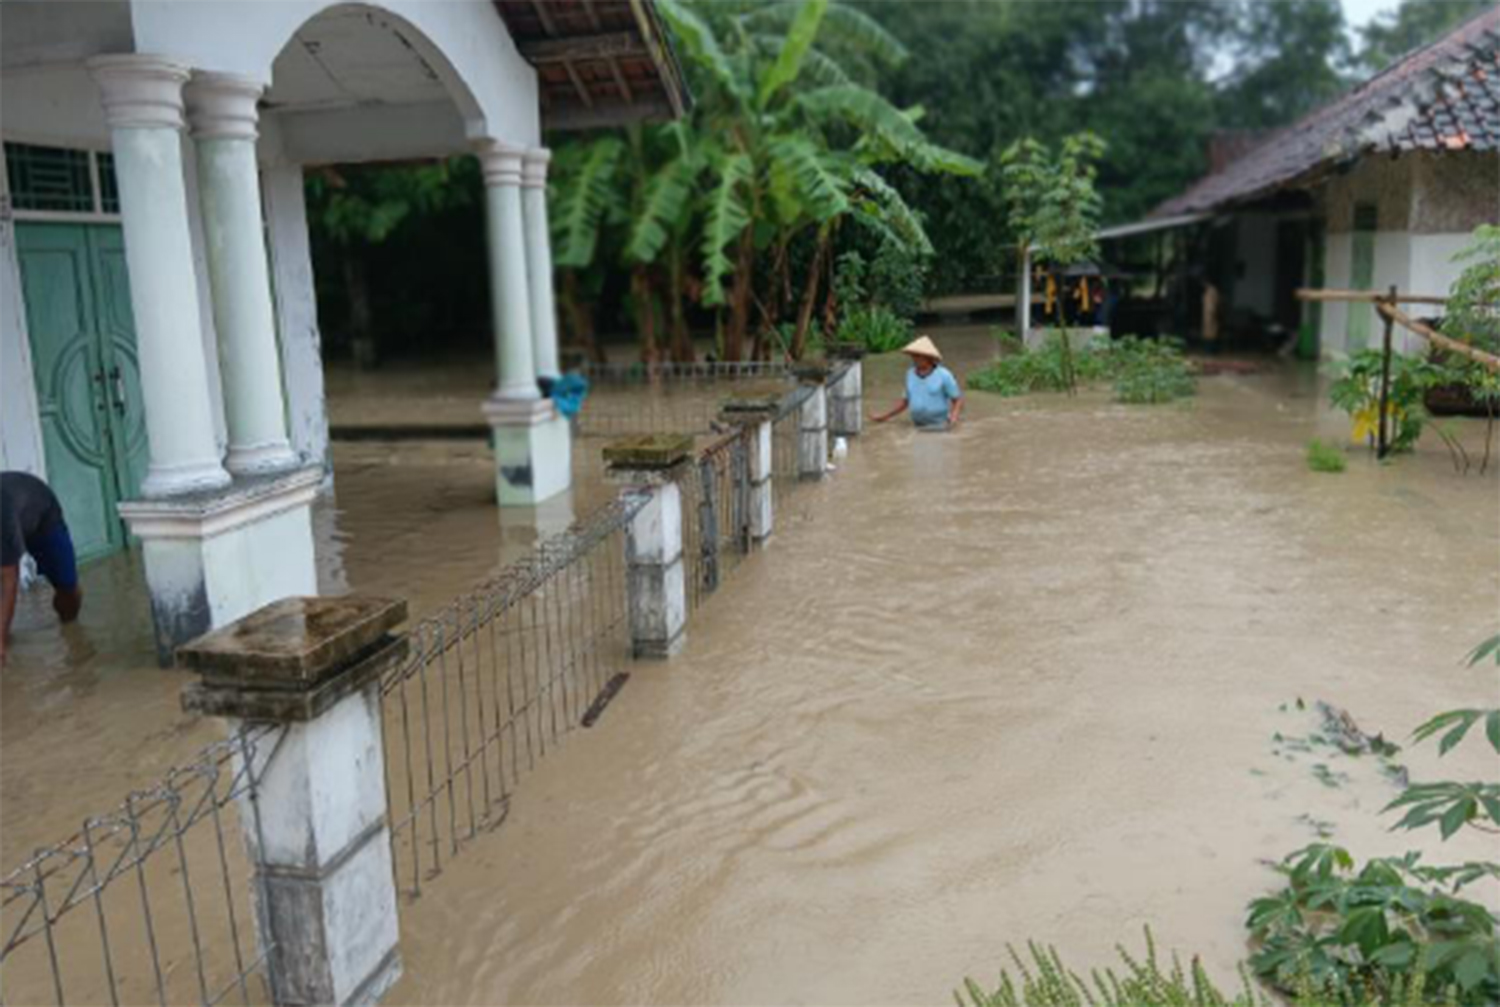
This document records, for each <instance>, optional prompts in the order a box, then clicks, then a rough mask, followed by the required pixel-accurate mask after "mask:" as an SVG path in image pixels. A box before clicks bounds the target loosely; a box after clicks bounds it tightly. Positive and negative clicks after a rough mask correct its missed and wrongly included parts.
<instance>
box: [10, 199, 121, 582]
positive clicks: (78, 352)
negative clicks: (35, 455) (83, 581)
mask: <svg viewBox="0 0 1500 1007" xmlns="http://www.w3.org/2000/svg"><path fill="white" fill-rule="evenodd" d="M16 251H17V257H18V259H19V262H20V267H21V291H22V296H23V298H24V300H25V305H26V323H27V329H28V332H29V336H30V342H31V359H32V369H33V372H34V375H35V379H36V386H37V404H38V407H39V411H40V414H41V422H42V439H43V446H44V449H45V451H46V455H47V479H48V482H49V483H51V485H52V488H53V490H54V491H55V492H56V493H57V495H58V498H59V499H60V500H61V501H62V505H63V510H64V511H65V512H66V514H67V519H68V527H69V528H70V529H71V531H72V533H73V539H74V545H75V547H76V548H77V550H78V555H79V558H80V559H92V558H94V557H97V556H102V555H105V554H107V553H109V552H112V551H114V550H116V549H118V548H120V547H121V546H122V545H124V543H125V531H124V527H123V525H122V523H121V521H120V518H119V514H118V513H117V511H116V509H115V505H116V504H117V503H118V502H119V501H120V500H122V499H126V498H129V497H131V496H135V495H136V494H137V493H138V492H139V489H140V480H141V478H142V476H143V475H144V474H145V466H146V454H147V451H146V438H145V424H144V420H143V417H142V415H141V395H140V372H139V366H138V364H137V358H136V352H135V327H134V324H133V321H132V318H131V314H130V296H129V289H128V285H127V283H126V274H125V260H124V255H123V250H122V244H121V239H120V230H119V228H118V227H113V226H108V225H99V226H96V225H83V224H38V223H20V224H17V225H16Z"/></svg>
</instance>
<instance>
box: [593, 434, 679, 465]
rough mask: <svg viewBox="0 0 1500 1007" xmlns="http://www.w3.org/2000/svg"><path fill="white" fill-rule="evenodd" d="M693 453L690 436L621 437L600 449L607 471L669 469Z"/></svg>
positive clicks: (646, 435) (645, 435)
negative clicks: (602, 451)
mask: <svg viewBox="0 0 1500 1007" xmlns="http://www.w3.org/2000/svg"><path fill="white" fill-rule="evenodd" d="M692 453H693V438H692V435H691V434H642V435H640V436H637V437H622V438H620V439H618V440H614V441H610V442H609V443H608V444H606V445H605V446H604V461H605V463H606V464H607V465H608V466H609V467H610V468H611V469H632V470H634V469H648V470H660V469H669V468H672V467H673V466H674V465H677V464H678V463H679V462H682V461H685V460H686V459H687V457H688V456H689V455H691V454H692Z"/></svg>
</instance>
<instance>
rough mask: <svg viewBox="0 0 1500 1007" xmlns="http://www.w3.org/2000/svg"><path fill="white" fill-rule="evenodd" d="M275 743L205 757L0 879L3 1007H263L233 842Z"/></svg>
mask: <svg viewBox="0 0 1500 1007" xmlns="http://www.w3.org/2000/svg"><path fill="white" fill-rule="evenodd" d="M280 737H281V732H280V730H279V729H277V728H274V727H256V728H247V729H243V730H241V731H240V732H239V733H237V734H236V735H235V736H233V737H231V738H229V739H226V740H225V741H222V742H218V743H216V744H214V745H210V746H208V747H207V748H205V749H204V750H203V751H201V752H200V753H199V754H198V756H197V757H196V758H195V759H194V760H193V761H192V762H191V763H189V764H187V765H184V766H181V767H179V768H176V769H174V770H172V771H171V772H170V773H168V774H167V776H166V777H164V778H163V779H162V780H161V781H159V782H158V783H156V784H155V785H154V786H152V787H149V788H147V789H144V790H140V791H137V792H135V793H133V794H131V795H130V796H129V797H128V798H126V800H125V802H124V803H123V804H121V805H120V806H119V807H118V808H116V809H115V810H114V811H113V812H111V813H109V814H106V815H101V816H97V817H92V818H89V819H87V820H85V821H84V823H83V827H82V828H81V829H80V830H79V831H78V832H77V833H76V834H74V835H73V836H71V837H69V838H68V839H67V840H65V841H63V842H61V843H58V844H56V845H54V846H51V847H49V848H47V849H44V850H40V851H38V852H37V853H36V854H35V855H34V856H33V857H32V858H31V859H30V860H29V861H27V862H26V863H25V864H23V865H22V866H20V867H19V868H17V869H15V870H13V871H11V872H10V873H9V874H7V875H6V876H5V878H4V879H3V880H0V935H3V941H4V943H3V944H0V1003H5V1004H15V1005H19V1004H42V1003H55V1004H105V1003H108V1004H121V1003H159V1004H168V1003H200V1004H217V1003H222V1002H226V1001H227V1002H239V1003H243V1004H251V1003H267V1002H269V1000H270V987H269V985H268V983H269V977H268V975H267V974H266V969H268V968H269V967H270V963H269V959H268V954H269V951H270V949H269V948H266V947H258V946H257V945H258V944H259V940H258V938H257V936H256V925H255V915H254V908H253V906H252V905H251V904H250V903H251V887H250V884H249V881H250V879H251V878H252V877H253V876H254V872H253V870H252V865H251V863H250V861H249V855H248V853H247V845H246V843H245V842H244V841H243V839H242V836H241V835H240V834H241V833H242V832H243V831H244V830H245V829H246V828H247V827H248V828H249V829H253V830H256V835H258V830H259V815H258V813H257V812H256V810H255V800H256V787H257V777H256V775H255V773H256V769H255V767H257V766H261V767H264V766H265V765H266V764H268V763H269V760H270V758H271V757H273V756H274V754H275V749H276V745H277V743H278V740H279V739H280ZM261 771H262V772H263V769H262V770H261ZM247 809H248V815H247V813H246V812H247ZM250 845H251V848H254V849H259V848H260V844H259V842H255V843H252V844H250Z"/></svg>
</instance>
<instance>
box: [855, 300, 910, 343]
mask: <svg viewBox="0 0 1500 1007" xmlns="http://www.w3.org/2000/svg"><path fill="white" fill-rule="evenodd" d="M911 340H912V326H911V322H908V321H907V320H906V319H904V318H902V317H901V316H899V315H897V314H896V313H895V312H893V311H891V310H890V309H889V308H882V307H878V306H876V307H863V308H853V309H851V310H849V311H846V312H845V313H844V321H843V323H842V324H841V325H840V326H839V341H840V342H847V343H858V344H860V345H861V346H864V347H865V348H866V349H868V350H869V351H870V352H871V353H893V352H895V351H896V350H899V349H901V347H903V346H905V345H906V344H907V343H909V342H911Z"/></svg>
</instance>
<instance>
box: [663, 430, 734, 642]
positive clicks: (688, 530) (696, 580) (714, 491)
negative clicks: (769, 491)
mask: <svg viewBox="0 0 1500 1007" xmlns="http://www.w3.org/2000/svg"><path fill="white" fill-rule="evenodd" d="M750 436H751V435H750V432H749V431H748V430H747V429H743V428H737V429H735V430H733V431H730V432H728V433H724V434H720V435H719V436H717V437H716V438H714V439H713V440H711V441H710V442H709V443H708V444H707V445H705V446H704V447H702V448H700V449H699V450H698V452H697V454H696V455H695V457H694V458H693V460H692V462H691V463H690V464H688V465H686V466H684V467H683V469H682V471H681V475H680V477H679V479H678V483H679V485H680V487H681V490H682V552H683V562H684V564H685V569H686V574H687V578H686V579H687V603H688V614H689V616H691V615H692V614H693V613H694V612H696V611H697V610H698V609H699V608H700V607H701V606H702V605H703V603H704V601H705V600H706V599H707V598H708V596H709V595H711V594H713V593H714V592H715V591H717V590H718V589H719V586H720V585H721V584H722V583H723V582H724V579H725V578H726V577H727V576H728V574H729V573H731V572H732V571H733V570H734V568H735V567H736V566H738V565H739V562H740V560H741V559H742V558H743V557H744V556H745V554H746V553H748V552H749V551H750Z"/></svg>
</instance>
